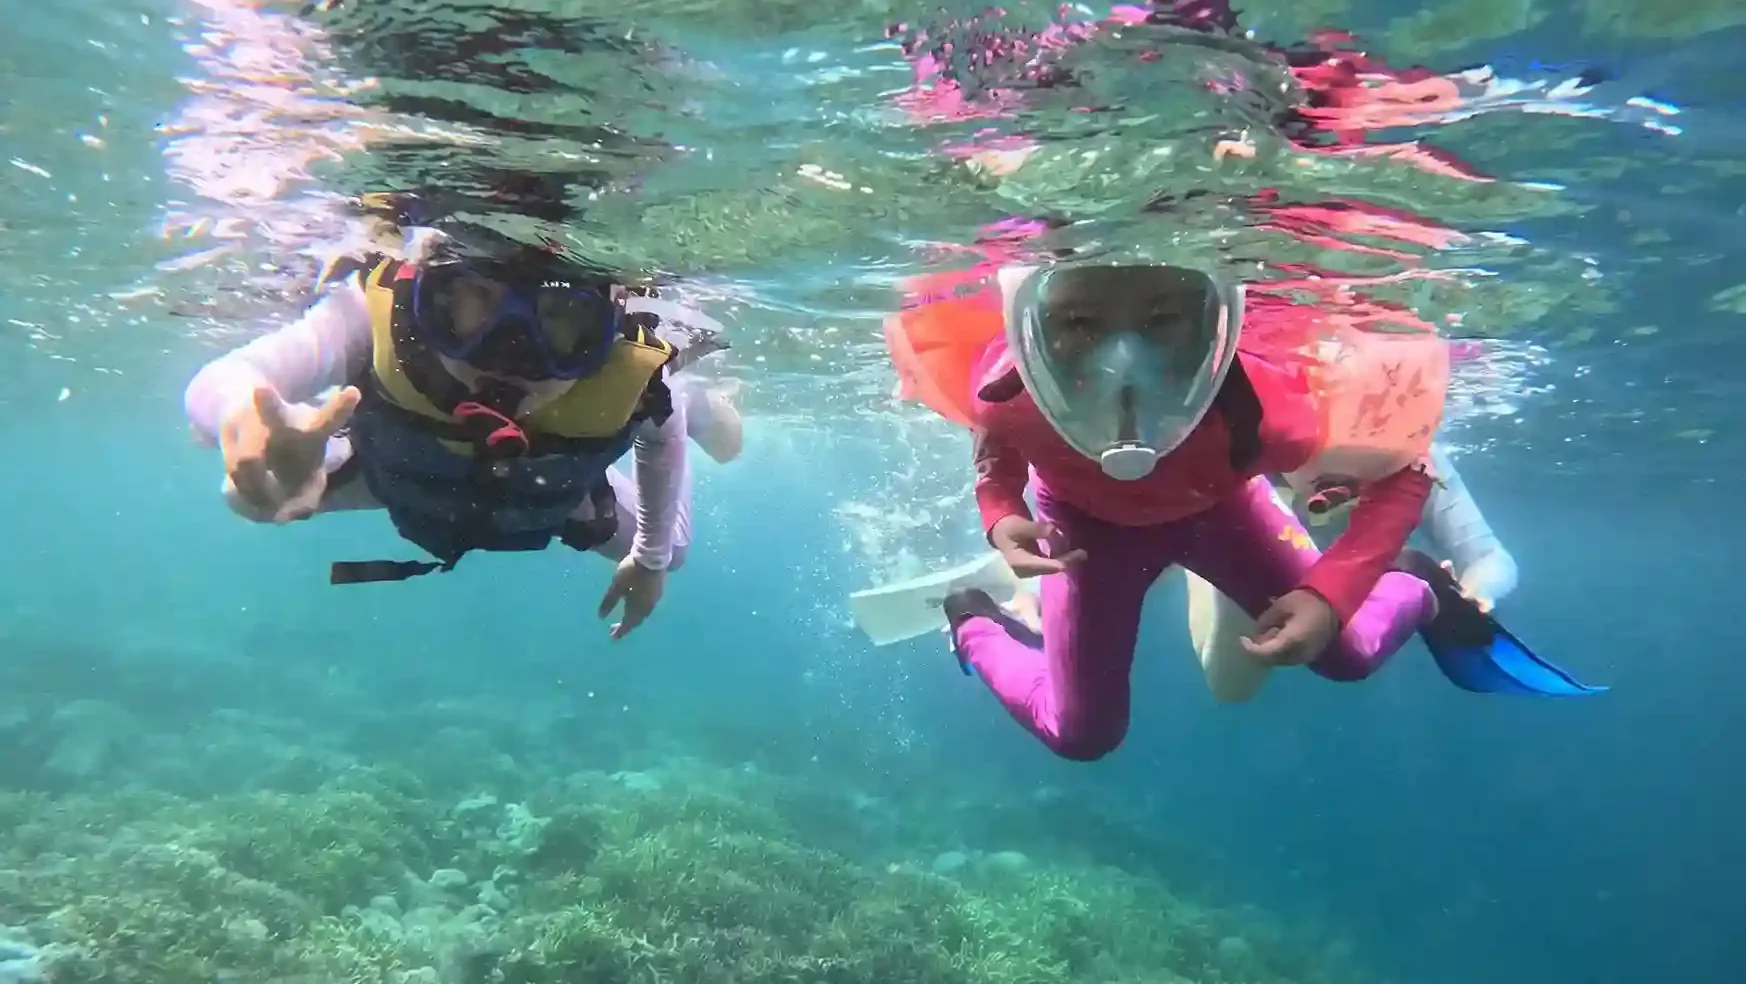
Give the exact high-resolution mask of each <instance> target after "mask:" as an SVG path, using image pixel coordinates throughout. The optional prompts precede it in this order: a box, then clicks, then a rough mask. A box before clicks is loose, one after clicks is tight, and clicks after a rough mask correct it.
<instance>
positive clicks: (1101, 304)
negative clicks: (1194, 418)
mask: <svg viewBox="0 0 1746 984" xmlns="http://www.w3.org/2000/svg"><path fill="white" fill-rule="evenodd" d="M1040 314H1041V318H1042V328H1043V332H1044V335H1045V336H1046V338H1047V340H1048V343H1047V344H1048V346H1049V356H1050V358H1052V359H1054V360H1056V362H1057V364H1059V365H1061V366H1062V367H1063V368H1064V369H1067V370H1069V371H1071V370H1072V369H1073V368H1076V367H1077V366H1079V365H1080V363H1081V362H1083V361H1084V359H1085V358H1086V356H1088V355H1089V354H1091V353H1092V352H1094V351H1095V350H1096V349H1097V348H1098V346H1099V345H1100V344H1102V343H1103V342H1105V341H1107V340H1109V339H1111V338H1113V337H1114V336H1116V335H1119V334H1122V333H1124V332H1125V333H1131V334H1133V335H1135V336H1137V337H1139V338H1140V339H1142V340H1144V341H1146V342H1148V343H1150V344H1151V345H1152V346H1154V347H1155V348H1156V350H1157V351H1158V352H1159V353H1160V354H1161V355H1162V356H1164V357H1165V362H1166V364H1167V365H1168V366H1169V368H1170V369H1171V370H1172V371H1174V372H1176V373H1177V374H1178V375H1187V374H1189V373H1192V372H1195V371H1196V370H1198V369H1199V368H1200V366H1201V365H1202V364H1203V363H1204V362H1205V360H1206V356H1207V351H1206V346H1207V344H1208V339H1207V334H1208V332H1207V326H1206V324H1205V321H1206V318H1207V317H1208V316H1209V315H1210V314H1211V312H1210V310H1209V304H1208V295H1207V291H1206V288H1205V285H1204V282H1191V281H1188V280H1186V279H1185V278H1184V277H1183V275H1182V274H1181V273H1180V272H1178V271H1174V270H1167V269H1164V268H1160V267H1115V266H1109V267H1095V266H1094V267H1083V268H1079V269H1074V270H1065V271H1061V272H1059V273H1056V274H1055V275H1054V276H1053V277H1051V278H1050V281H1049V285H1048V293H1047V295H1046V297H1045V298H1044V300H1043V304H1042V308H1041V312H1040Z"/></svg>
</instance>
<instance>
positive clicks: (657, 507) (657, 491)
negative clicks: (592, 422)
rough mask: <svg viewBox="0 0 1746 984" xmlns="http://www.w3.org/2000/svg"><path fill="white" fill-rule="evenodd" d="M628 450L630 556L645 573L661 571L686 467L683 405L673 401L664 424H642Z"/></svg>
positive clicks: (670, 553)
mask: <svg viewBox="0 0 1746 984" xmlns="http://www.w3.org/2000/svg"><path fill="white" fill-rule="evenodd" d="M631 447H632V453H633V454H634V455H635V458H636V472H635V478H636V487H637V508H636V515H637V534H636V539H635V540H634V541H632V543H631V552H630V556H631V559H632V560H635V561H636V562H637V563H638V564H640V565H642V566H643V567H646V568H648V569H649V570H656V571H664V570H666V569H667V567H668V565H670V564H671V563H672V560H673V545H674V540H675V536H676V531H677V528H678V518H679V500H680V498H681V496H682V495H683V494H684V487H685V469H686V467H687V464H688V463H687V461H686V458H685V450H686V449H685V411H684V405H683V401H680V400H675V401H674V408H673V413H672V414H671V415H670V416H668V418H667V420H666V421H665V422H664V423H661V424H658V425H657V424H656V423H654V422H653V421H644V422H643V423H642V424H641V425H640V426H639V427H638V429H637V436H636V439H635V442H634V443H633V444H632V446H631Z"/></svg>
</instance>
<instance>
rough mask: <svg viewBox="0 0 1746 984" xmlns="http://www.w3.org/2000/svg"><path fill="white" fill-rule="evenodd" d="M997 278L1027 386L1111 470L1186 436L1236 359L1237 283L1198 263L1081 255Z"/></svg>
mask: <svg viewBox="0 0 1746 984" xmlns="http://www.w3.org/2000/svg"><path fill="white" fill-rule="evenodd" d="M1000 281H1001V291H1002V294H1003V297H1004V299H1005V302H1006V330H1007V344H1008V348H1009V350H1010V352H1011V354H1012V358H1013V361H1014V363H1015V365H1016V366H1017V368H1018V371H1019V375H1020V376H1021V377H1022V378H1023V380H1024V383H1025V389H1026V390H1028V391H1029V392H1030V394H1031V397H1032V399H1033V400H1034V401H1035V402H1036V405H1037V409H1038V410H1039V411H1040V412H1041V413H1042V415H1043V417H1044V419H1046V420H1047V421H1048V422H1049V424H1050V426H1051V427H1053V428H1054V430H1055V432H1056V433H1057V434H1059V435H1060V436H1061V438H1062V440H1064V441H1066V442H1067V443H1068V444H1069V445H1070V446H1071V447H1073V449H1074V450H1076V451H1078V452H1079V453H1080V454H1083V455H1085V456H1086V457H1088V458H1090V459H1092V460H1093V461H1096V462H1098V464H1099V466H1100V467H1101V468H1102V469H1103V472H1104V474H1106V475H1108V476H1110V477H1111V478H1114V479H1118V480H1122V481H1134V480H1137V479H1141V478H1144V477H1146V476H1147V475H1149V474H1151V472H1152V469H1153V468H1155V467H1156V466H1157V463H1158V459H1160V458H1162V457H1163V456H1164V455H1167V454H1169V453H1170V452H1171V451H1174V450H1175V449H1176V448H1177V447H1179V446H1180V445H1181V444H1182V442H1183V441H1185V440H1187V439H1188V435H1189V434H1190V433H1191V432H1193V430H1194V428H1195V427H1197V426H1198V425H1199V424H1200V421H1201V419H1202V418H1203V417H1205V416H1206V413H1207V411H1208V410H1209V409H1210V408H1211V407H1212V405H1213V400H1214V398H1215V397H1217V395H1218V391H1219V387H1220V386H1222V385H1223V384H1224V380H1225V375H1226V373H1227V372H1228V371H1229V370H1230V367H1231V364H1232V362H1233V361H1234V360H1235V357H1236V349H1237V337H1238V333H1239V329H1240V327H1241V324H1242V300H1241V298H1242V295H1241V292H1240V291H1238V290H1234V289H1229V290H1228V289H1225V288H1223V287H1221V286H1220V285H1219V284H1218V283H1217V282H1216V281H1214V280H1213V279H1212V278H1211V277H1209V276H1208V275H1206V274H1205V273H1202V272H1200V271H1197V270H1191V269H1187V268H1183V267H1171V266H1162V265H1127V266H1115V265H1101V264H1078V263H1075V264H1065V265H1060V266H1052V267H1045V268H1040V269H1039V268H1028V267H1012V268H1008V269H1005V270H1002V271H1001V276H1000Z"/></svg>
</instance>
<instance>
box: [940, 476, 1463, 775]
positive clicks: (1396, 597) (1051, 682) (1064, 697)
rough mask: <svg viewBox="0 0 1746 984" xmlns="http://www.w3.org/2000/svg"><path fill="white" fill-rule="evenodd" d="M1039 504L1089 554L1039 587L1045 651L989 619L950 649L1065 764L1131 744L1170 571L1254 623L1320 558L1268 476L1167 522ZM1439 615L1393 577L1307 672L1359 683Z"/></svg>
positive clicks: (966, 628)
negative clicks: (1159, 590)
mask: <svg viewBox="0 0 1746 984" xmlns="http://www.w3.org/2000/svg"><path fill="white" fill-rule="evenodd" d="M1037 500H1038V502H1037V513H1038V518H1039V519H1041V520H1043V521H1045V522H1050V523H1054V524H1055V525H1056V526H1057V527H1058V528H1059V529H1060V530H1061V532H1062V533H1063V534H1065V535H1066V537H1067V539H1068V540H1069V541H1070V542H1071V543H1072V544H1073V546H1075V547H1080V548H1083V549H1084V550H1085V552H1086V560H1085V562H1084V563H1082V564H1080V565H1079V566H1077V567H1076V568H1074V569H1073V570H1071V571H1069V572H1067V573H1064V574H1052V575H1049V576H1047V577H1045V578H1043V591H1042V609H1043V634H1042V639H1041V644H1040V645H1038V644H1037V639H1036V636H1035V634H1034V633H1031V632H1029V631H1027V630H1026V629H1025V628H1024V627H1023V626H1022V625H1019V624H1017V623H1015V622H1010V621H1004V620H997V619H994V618H989V617H987V616H977V617H973V618H969V619H966V620H964V621H963V622H961V623H960V624H959V625H958V628H957V631H956V633H955V635H954V640H953V641H954V643H955V644H956V645H957V647H958V652H959V653H960V654H961V655H962V656H963V657H964V659H965V661H966V662H967V663H968V664H969V666H970V667H972V668H973V669H974V670H975V671H976V673H977V675H978V676H980V677H981V678H982V679H983V681H984V682H986V683H987V685H988V688H989V689H990V690H992V691H994V695H995V696H996V697H998V698H999V699H1000V702H1001V703H1002V704H1004V705H1005V706H1006V709H1007V712H1008V713H1010V714H1011V715H1012V716H1013V717H1014V718H1015V719H1016V720H1017V721H1018V722H1019V724H1021V725H1023V726H1024V727H1025V728H1026V729H1028V730H1029V731H1030V732H1031V733H1032V734H1035V735H1036V736H1037V737H1038V738H1040V739H1042V741H1043V743H1044V744H1045V745H1047V746H1049V748H1050V749H1051V750H1053V751H1054V752H1055V753H1056V754H1058V755H1061V756H1062V757H1064V758H1070V759H1079V760H1087V761H1088V760H1091V759H1096V758H1101V757H1102V756H1104V755H1107V754H1109V752H1111V751H1113V750H1114V749H1115V747H1116V746H1117V745H1119V744H1121V741H1122V738H1123V737H1125V736H1126V735H1127V730H1128V703H1129V692H1128V687H1129V684H1128V676H1129V671H1130V670H1131V669H1132V667H1133V662H1134V644H1135V642H1136V640H1137V639H1138V637H1139V632H1140V609H1141V606H1142V605H1143V604H1144V602H1145V600H1146V592H1147V591H1148V590H1150V589H1151V587H1152V582H1154V581H1156V580H1157V579H1158V576H1159V575H1160V574H1163V573H1164V571H1165V570H1167V569H1168V568H1170V567H1171V566H1172V565H1175V564H1181V565H1183V566H1184V567H1187V568H1188V569H1189V570H1191V571H1193V572H1195V573H1196V574H1198V575H1200V576H1201V577H1203V578H1205V579H1206V580H1207V581H1208V582H1210V583H1211V584H1212V585H1213V586H1214V587H1216V588H1218V589H1219V590H1220V591H1222V592H1223V593H1224V594H1225V595H1226V597H1229V598H1230V599H1231V600H1232V601H1235V602H1236V603H1237V604H1238V605H1240V606H1242V608H1243V609H1244V610H1245V611H1247V612H1248V613H1249V614H1250V615H1251V616H1256V617H1258V616H1259V615H1260V614H1261V613H1262V612H1263V611H1264V610H1266V608H1267V606H1268V605H1269V604H1271V603H1272V601H1273V599H1274V598H1276V597H1278V596H1280V595H1283V594H1285V593H1286V592H1288V591H1290V590H1291V589H1293V588H1294V587H1296V586H1297V584H1298V582H1299V581H1300V580H1301V579H1302V577H1303V574H1304V572H1305V571H1307V570H1308V569H1309V567H1310V565H1311V564H1313V563H1315V561H1316V560H1317V559H1318V558H1319V557H1320V556H1321V554H1320V551H1318V550H1316V548H1315V546H1314V545H1312V544H1311V543H1310V540H1309V537H1308V536H1307V535H1305V534H1304V532H1303V528H1302V525H1301V524H1299V523H1298V521H1297V518H1296V517H1295V516H1293V515H1291V514H1290V513H1289V512H1287V511H1286V510H1285V509H1283V508H1281V507H1280V505H1279V504H1278V502H1277V501H1276V500H1275V499H1274V498H1273V493H1272V489H1271V488H1270V486H1269V485H1268V483H1267V481H1266V479H1264V478H1261V479H1255V480H1254V481H1251V482H1250V483H1249V484H1248V486H1247V487H1246V488H1245V489H1244V491H1243V492H1242V493H1241V494H1239V495H1234V496H1231V497H1230V498H1229V499H1227V500H1225V501H1224V502H1221V503H1219V504H1218V505H1216V506H1214V507H1213V508H1211V509H1208V510H1207V511H1205V512H1202V513H1200V514H1198V515H1195V516H1191V517H1189V518H1187V519H1183V520H1178V521H1177V522H1174V523H1165V524H1162V525H1159V526H1141V527H1132V526H1117V525H1115V524H1113V523H1106V522H1104V521H1103V520H1100V519H1094V518H1092V517H1090V516H1088V515H1086V514H1085V513H1083V512H1080V511H1079V510H1077V509H1074V508H1073V507H1071V506H1068V505H1067V504H1065V503H1063V502H1059V501H1056V500H1054V499H1052V498H1051V497H1050V496H1049V494H1048V490H1047V489H1043V488H1039V489H1038V495H1037ZM1431 611H1432V607H1431V592H1430V589H1429V588H1428V587H1426V585H1425V583H1424V582H1423V581H1420V580H1419V579H1417V578H1415V577H1413V576H1411V575H1409V574H1404V573H1401V572H1399V571H1391V572H1389V573H1387V574H1385V575H1383V577H1382V580H1381V581H1379V582H1378V583H1377V585H1376V588H1375V590H1373V591H1371V593H1370V596H1369V598H1367V599H1366V600H1365V602H1364V604H1363V606H1362V607H1361V608H1360V609H1359V610H1358V613H1357V614H1356V615H1355V616H1353V618H1352V620H1351V621H1350V622H1349V623H1348V624H1347V625H1346V627H1345V629H1344V630H1343V631H1342V632H1341V633H1340V637H1339V639H1338V640H1336V641H1335V642H1334V643H1333V644H1332V645H1330V646H1329V647H1328V649H1327V651H1326V652H1324V653H1322V654H1321V656H1319V657H1317V658H1316V660H1315V661H1314V662H1312V663H1311V664H1310V668H1311V669H1312V670H1314V671H1315V672H1316V673H1318V674H1320V675H1322V676H1324V677H1327V678H1329V679H1331V680H1362V679H1364V678H1365V677H1368V676H1369V675H1370V674H1372V673H1374V672H1376V670H1377V669H1378V668H1380V667H1381V666H1382V664H1383V663H1384V662H1385V661H1386V660H1387V659H1388V657H1389V656H1391V655H1393V654H1394V652H1395V650H1397V649H1399V648H1400V647H1401V645H1402V644H1404V643H1405V642H1406V641H1407V639H1408V638H1410V637H1411V636H1412V634H1413V633H1414V632H1415V631H1417V630H1418V627H1419V624H1420V620H1421V618H1422V617H1424V616H1426V615H1428V614H1429V613H1430V612H1431Z"/></svg>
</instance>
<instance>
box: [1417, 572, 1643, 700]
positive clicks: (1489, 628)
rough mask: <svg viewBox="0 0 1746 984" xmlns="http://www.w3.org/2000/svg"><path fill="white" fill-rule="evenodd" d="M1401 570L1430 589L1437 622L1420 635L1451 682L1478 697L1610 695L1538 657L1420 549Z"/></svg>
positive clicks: (1432, 623)
mask: <svg viewBox="0 0 1746 984" xmlns="http://www.w3.org/2000/svg"><path fill="white" fill-rule="evenodd" d="M1400 566H1401V569H1402V570H1404V571H1406V572H1407V573H1409V574H1412V575H1413V576H1414V577H1417V578H1420V579H1421V580H1423V581H1424V582H1425V583H1426V584H1429V585H1430V586H1431V591H1432V593H1433V594H1435V595H1436V597H1437V617H1436V618H1435V619H1432V620H1431V624H1429V625H1427V626H1425V627H1424V628H1423V629H1420V630H1419V636H1420V637H1421V638H1423V639H1424V640H1425V646H1426V648H1428V649H1430V650H1431V656H1432V657H1433V658H1434V659H1435V660H1436V661H1437V669H1439V670H1442V671H1443V675H1444V676H1445V677H1447V678H1448V679H1449V682H1450V683H1453V684H1454V685H1455V686H1457V687H1460V688H1461V689H1462V690H1467V691H1471V692H1472V693H1476V694H1524V695H1528V696H1533V697H1581V696H1585V695H1587V694H1599V693H1605V692H1606V691H1607V689H1608V688H1606V687H1592V686H1589V685H1588V684H1586V683H1583V682H1581V681H1579V680H1577V679H1576V678H1575V677H1573V676H1571V675H1570V674H1569V673H1568V672H1566V671H1565V670H1563V669H1561V668H1559V667H1558V666H1556V665H1554V664H1552V663H1550V662H1548V661H1546V660H1545V659H1542V658H1541V657H1539V656H1537V655H1535V653H1534V651H1533V650H1532V649H1529V648H1528V646H1527V644H1526V643H1524V642H1522V640H1520V639H1518V638H1516V637H1515V636H1514V635H1512V634H1511V633H1510V631H1509V630H1508V629H1506V628H1504V627H1503V626H1502V625H1499V624H1498V621H1497V619H1495V618H1492V617H1491V616H1490V615H1488V614H1486V613H1485V612H1482V611H1480V610H1479V606H1478V605H1476V604H1474V603H1473V602H1471V601H1469V600H1467V599H1466V598H1463V597H1461V587H1460V585H1458V584H1456V582H1455V578H1454V577H1453V576H1452V575H1450V573H1449V572H1448V571H1446V570H1444V569H1443V568H1442V566H1441V565H1439V564H1438V563H1437V562H1436V561H1434V560H1432V559H1431V558H1430V557H1428V556H1426V555H1425V554H1423V553H1420V552H1419V551H1417V550H1409V551H1407V552H1406V553H1404V554H1402V555H1401V565H1400Z"/></svg>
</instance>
